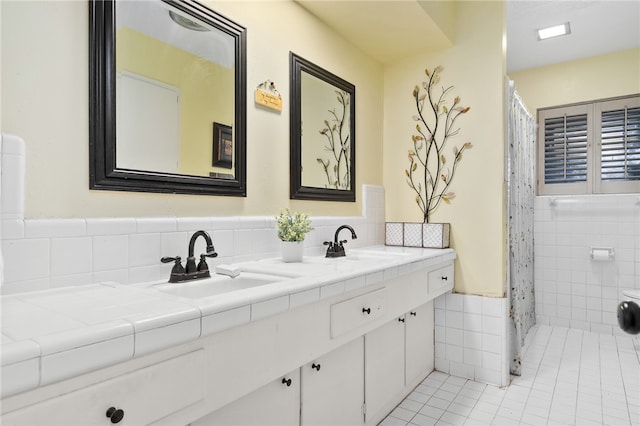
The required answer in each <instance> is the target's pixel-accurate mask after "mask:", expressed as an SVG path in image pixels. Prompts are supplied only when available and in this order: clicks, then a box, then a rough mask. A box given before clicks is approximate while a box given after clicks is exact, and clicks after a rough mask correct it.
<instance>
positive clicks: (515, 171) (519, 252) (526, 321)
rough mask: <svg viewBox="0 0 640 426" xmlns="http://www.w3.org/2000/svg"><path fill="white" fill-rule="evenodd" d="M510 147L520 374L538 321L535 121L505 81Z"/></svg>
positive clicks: (514, 355) (510, 279)
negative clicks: (524, 349)
mask: <svg viewBox="0 0 640 426" xmlns="http://www.w3.org/2000/svg"><path fill="white" fill-rule="evenodd" d="M506 86H507V87H506V91H505V93H506V94H507V105H506V107H507V108H506V109H507V117H506V122H507V129H506V130H507V132H506V133H507V149H506V158H505V159H506V162H505V163H506V170H505V179H506V186H507V217H508V231H507V232H508V245H509V259H508V264H507V284H508V295H509V298H510V306H511V308H510V310H509V317H510V325H511V327H510V328H511V329H510V342H509V344H510V354H511V358H510V371H511V374H514V375H518V376H519V375H520V372H521V367H522V366H521V360H522V356H521V352H522V346H523V345H524V339H525V337H526V335H527V332H528V331H529V329H530V328H531V326H533V325H534V324H535V299H534V288H533V284H534V281H533V211H534V209H533V204H534V199H535V182H536V180H535V138H536V123H535V120H534V119H533V117H532V116H531V115H530V114H529V112H528V111H527V108H526V106H525V105H524V103H523V102H522V100H521V99H520V97H519V96H518V93H517V92H516V90H515V87H514V85H513V82H512V81H509V80H507V82H506Z"/></svg>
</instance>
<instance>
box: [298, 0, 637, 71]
mask: <svg viewBox="0 0 640 426" xmlns="http://www.w3.org/2000/svg"><path fill="white" fill-rule="evenodd" d="M295 1H296V2H297V3H298V4H300V5H301V6H302V7H304V8H305V9H307V10H308V11H309V12H310V13H311V14H313V15H315V16H316V17H317V18H318V19H320V20H321V21H323V22H324V23H325V24H326V25H328V26H330V27H331V28H333V29H334V30H335V31H336V32H337V33H339V34H341V35H342V36H343V37H344V38H346V39H347V40H349V41H350V42H351V43H353V44H354V45H356V46H357V47H359V48H360V49H361V50H363V51H364V52H366V53H367V54H369V55H370V56H371V57H373V58H375V59H377V60H378V61H380V62H382V63H388V62H391V61H394V60H397V59H400V58H403V57H405V56H407V55H410V54H412V53H414V52H417V51H424V50H431V49H442V48H446V47H450V46H452V44H453V43H454V42H455V4H456V3H457V1H454V0H295ZM474 1H483V0H474ZM487 1H491V0H487ZM505 4H506V6H505V13H506V24H507V25H506V26H507V71H516V70H521V69H527V68H534V67H537V66H543V65H549V64H554V63H559V62H564V61H567V60H572V59H579V58H584V57H589V56H595V55H602V54H605V53H610V52H615V51H619V50H623V49H630V48H637V47H640V1H638V0H598V1H587V0H569V1H565V0H533V1H531V0H507V1H506V2H505ZM566 21H569V22H570V24H571V29H572V33H571V35H570V36H567V37H561V38H558V39H554V40H547V41H545V42H539V41H538V40H537V37H536V33H535V30H536V29H539V28H543V27H545V26H548V25H553V24H560V23H564V22H566Z"/></svg>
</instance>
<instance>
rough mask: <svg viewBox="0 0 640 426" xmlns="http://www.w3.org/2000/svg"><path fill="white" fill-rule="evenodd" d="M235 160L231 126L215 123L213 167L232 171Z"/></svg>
mask: <svg viewBox="0 0 640 426" xmlns="http://www.w3.org/2000/svg"><path fill="white" fill-rule="evenodd" d="M232 160H233V135H232V129H231V126H227V125H226V124H220V123H216V122H214V123H213V162H212V164H213V166H214V167H222V168H225V169H230V168H231V165H232Z"/></svg>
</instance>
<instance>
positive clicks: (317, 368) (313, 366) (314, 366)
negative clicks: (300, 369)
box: [311, 362, 320, 371]
mask: <svg viewBox="0 0 640 426" xmlns="http://www.w3.org/2000/svg"><path fill="white" fill-rule="evenodd" d="M311 368H315V370H316V371H320V364H316V363H315V362H314V363H313V364H311Z"/></svg>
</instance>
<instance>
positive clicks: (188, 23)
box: [169, 10, 209, 31]
mask: <svg viewBox="0 0 640 426" xmlns="http://www.w3.org/2000/svg"><path fill="white" fill-rule="evenodd" d="M169 16H170V17H171V20H172V21H173V22H175V23H176V24H178V25H180V26H181V27H184V28H186V29H188V30H191V31H209V28H207V27H205V26H204V25H200V24H199V23H197V22H195V21H192V20H191V19H189V18H186V17H184V16H182V15H178V14H177V13H175V12H174V11H173V10H170V11H169Z"/></svg>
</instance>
